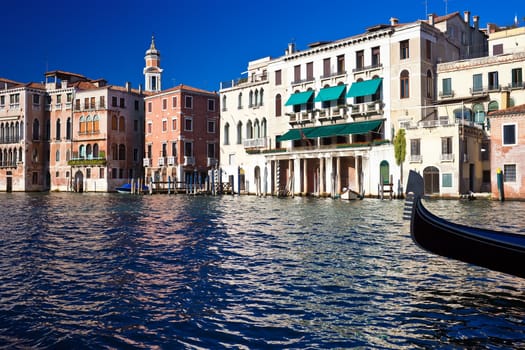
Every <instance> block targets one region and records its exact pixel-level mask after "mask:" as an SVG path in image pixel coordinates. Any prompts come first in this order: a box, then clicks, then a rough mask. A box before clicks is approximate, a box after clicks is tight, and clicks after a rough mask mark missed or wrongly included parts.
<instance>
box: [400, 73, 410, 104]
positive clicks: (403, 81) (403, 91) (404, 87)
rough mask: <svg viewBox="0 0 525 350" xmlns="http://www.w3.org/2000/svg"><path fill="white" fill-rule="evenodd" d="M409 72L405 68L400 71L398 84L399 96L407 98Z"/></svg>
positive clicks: (408, 93)
mask: <svg viewBox="0 0 525 350" xmlns="http://www.w3.org/2000/svg"><path fill="white" fill-rule="evenodd" d="M409 78H410V77H409V74H408V71H407V70H404V71H402V72H401V75H400V79H399V82H400V86H399V97H400V98H409V97H410V83H409Z"/></svg>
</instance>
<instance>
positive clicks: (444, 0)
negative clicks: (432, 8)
mask: <svg viewBox="0 0 525 350" xmlns="http://www.w3.org/2000/svg"><path fill="white" fill-rule="evenodd" d="M448 1H449V0H443V2H444V3H445V15H448Z"/></svg>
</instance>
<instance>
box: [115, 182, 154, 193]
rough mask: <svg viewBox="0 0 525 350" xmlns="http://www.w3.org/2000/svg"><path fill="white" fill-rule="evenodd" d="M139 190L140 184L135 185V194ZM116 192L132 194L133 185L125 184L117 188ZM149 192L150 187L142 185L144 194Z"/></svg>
mask: <svg viewBox="0 0 525 350" xmlns="http://www.w3.org/2000/svg"><path fill="white" fill-rule="evenodd" d="M138 188H139V186H138V184H135V192H138V191H137V190H138ZM115 190H116V191H117V192H118V193H131V184H130V183H125V184H124V185H122V186H120V187H117V188H115ZM147 191H149V187H148V186H146V185H142V192H147Z"/></svg>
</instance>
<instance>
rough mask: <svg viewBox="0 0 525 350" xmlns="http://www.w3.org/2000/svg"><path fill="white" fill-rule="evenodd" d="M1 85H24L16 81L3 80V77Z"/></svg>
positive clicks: (0, 79)
mask: <svg viewBox="0 0 525 350" xmlns="http://www.w3.org/2000/svg"><path fill="white" fill-rule="evenodd" d="M0 83H7V84H13V85H20V84H22V83H20V82H18V81H14V80H11V79H7V78H1V77H0Z"/></svg>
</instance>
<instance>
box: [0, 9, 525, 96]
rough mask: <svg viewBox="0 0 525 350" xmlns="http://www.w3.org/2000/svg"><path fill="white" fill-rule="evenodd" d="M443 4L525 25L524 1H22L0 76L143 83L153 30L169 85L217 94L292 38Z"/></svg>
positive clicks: (356, 27) (347, 29)
mask: <svg viewBox="0 0 525 350" xmlns="http://www.w3.org/2000/svg"><path fill="white" fill-rule="evenodd" d="M489 4H492V5H489ZM503 4H504V6H503ZM446 10H448V13H451V12H455V11H459V12H460V13H461V14H463V11H466V10H468V11H470V12H471V16H474V15H478V16H480V26H481V27H482V28H484V27H486V25H487V23H495V24H498V25H500V26H503V25H510V24H512V23H513V21H514V18H515V16H517V18H518V20H519V25H520V26H524V25H525V22H524V17H525V6H523V0H505V1H504V2H503V1H500V2H499V3H497V2H481V1H479V0H448V1H444V0H426V1H425V0H397V1H393V0H389V1H385V0H376V1H362V2H361V1H355V0H346V1H340V0H333V1H326V0H325V1H319V0H302V1H287V0H261V1H241V0H223V1H211V0H206V1H204V0H201V1H199V0H172V1H168V0H157V1H140V0H106V1H102V0H91V1H78V2H77V1H70V0H69V1H66V0H57V1H53V0H39V1H35V0H29V1H19V0H18V1H17V0H15V1H6V2H4V3H3V5H2V8H1V11H0V23H1V24H2V30H3V33H4V35H2V45H1V49H0V77H3V78H8V79H11V80H16V81H20V82H24V83H25V82H31V81H34V82H39V81H43V80H44V73H45V72H46V71H52V70H64V71H68V72H74V73H78V74H82V75H85V76H87V77H88V78H92V79H98V78H104V79H106V80H108V82H109V83H110V84H115V85H124V84H125V83H126V82H128V81H129V82H131V84H132V86H133V87H138V85H139V84H142V85H143V86H144V77H143V75H142V69H143V68H144V53H145V51H146V50H147V49H148V47H149V44H150V42H151V36H152V34H154V35H155V41H156V45H157V49H159V50H160V52H161V68H163V69H164V73H163V78H162V79H163V81H162V87H163V89H167V88H170V87H172V86H175V85H178V84H187V85H191V86H194V87H197V88H201V89H206V90H210V91H215V90H219V86H220V82H221V81H227V80H231V79H235V78H238V77H240V76H241V73H242V72H244V71H245V70H246V68H247V65H248V62H249V61H251V60H254V59H258V58H262V57H266V56H272V57H279V56H281V55H283V54H284V50H285V49H286V47H287V45H288V43H289V42H292V41H293V42H295V43H296V45H297V48H298V49H300V50H301V49H305V48H307V45H308V44H309V43H312V42H316V41H326V40H336V39H341V38H344V37H348V36H352V35H355V34H359V33H362V32H364V31H365V29H366V28H367V27H369V26H372V25H375V24H379V23H388V21H389V18H390V17H396V18H398V19H399V21H400V23H403V22H412V21H415V20H417V19H425V18H426V14H427V13H436V14H437V15H444V14H445V11H446Z"/></svg>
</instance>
